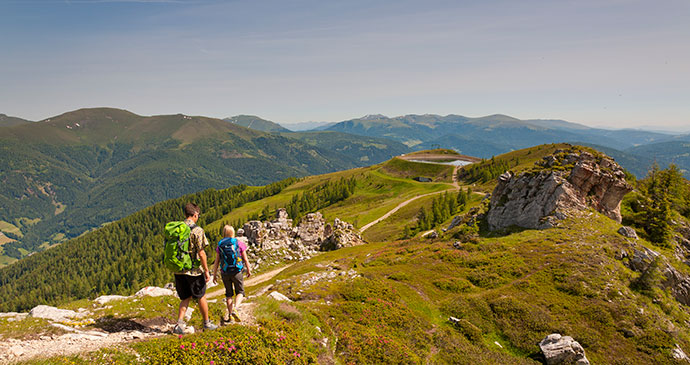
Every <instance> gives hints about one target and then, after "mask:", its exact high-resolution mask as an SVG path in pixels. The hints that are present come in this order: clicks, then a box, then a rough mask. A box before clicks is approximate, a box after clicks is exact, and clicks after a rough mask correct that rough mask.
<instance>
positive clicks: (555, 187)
mask: <svg viewBox="0 0 690 365" xmlns="http://www.w3.org/2000/svg"><path fill="white" fill-rule="evenodd" d="M498 180H499V181H498V185H496V188H495V189H494V191H493V193H492V194H491V202H490V204H489V212H488V214H487V220H488V223H489V227H490V229H492V230H496V229H501V228H506V227H509V226H512V225H516V226H520V227H525V228H536V229H543V228H549V227H553V226H554V225H555V224H556V222H557V220H559V219H564V218H565V217H566V216H567V212H568V210H570V209H577V210H583V209H586V208H587V207H588V206H591V207H593V208H594V209H596V210H597V211H599V212H601V213H603V214H605V215H606V216H608V217H610V218H612V219H614V220H616V221H618V222H620V221H621V215H620V202H621V200H622V199H623V196H624V195H625V194H627V193H628V192H630V191H632V187H631V186H630V185H629V184H628V183H627V182H626V181H625V174H624V172H623V169H622V168H621V167H620V166H619V165H618V164H617V163H615V162H614V161H613V160H611V159H609V158H608V157H606V156H603V155H602V156H594V155H592V154H591V153H589V152H579V151H577V150H575V149H571V150H568V151H562V150H561V151H556V153H555V154H554V155H550V156H546V157H545V158H544V159H543V160H542V161H541V162H539V163H537V167H536V169H535V170H533V171H530V172H525V173H522V174H520V175H517V176H516V175H514V174H513V173H512V172H506V173H504V174H503V175H501V176H500V177H499V179H498Z"/></svg>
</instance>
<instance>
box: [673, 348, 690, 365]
mask: <svg viewBox="0 0 690 365" xmlns="http://www.w3.org/2000/svg"><path fill="white" fill-rule="evenodd" d="M671 354H672V355H673V358H674V359H677V360H685V361H688V362H690V357H688V355H686V354H685V352H684V351H683V349H681V348H680V345H678V344H676V347H675V348H674V349H673V351H672V353H671Z"/></svg>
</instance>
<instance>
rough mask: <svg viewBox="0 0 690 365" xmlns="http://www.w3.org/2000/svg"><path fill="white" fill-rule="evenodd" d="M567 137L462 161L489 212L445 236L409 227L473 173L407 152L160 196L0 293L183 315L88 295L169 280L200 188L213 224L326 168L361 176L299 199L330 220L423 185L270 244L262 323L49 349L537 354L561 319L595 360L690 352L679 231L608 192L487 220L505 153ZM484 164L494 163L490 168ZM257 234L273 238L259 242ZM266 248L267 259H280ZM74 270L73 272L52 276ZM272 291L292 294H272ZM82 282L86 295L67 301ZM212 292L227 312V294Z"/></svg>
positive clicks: (24, 332) (259, 359)
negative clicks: (170, 236)
mask: <svg viewBox="0 0 690 365" xmlns="http://www.w3.org/2000/svg"><path fill="white" fill-rule="evenodd" d="M569 147H570V146H565V145H558V144H556V145H544V146H537V147H533V148H528V149H523V150H517V151H513V152H510V153H508V154H505V155H500V156H496V157H495V158H494V159H491V160H486V161H483V162H480V163H478V164H475V165H469V166H468V167H467V168H466V171H465V173H463V174H460V175H461V176H462V177H463V180H461V181H460V184H461V187H462V189H463V192H466V191H467V190H466V189H467V188H471V189H472V190H473V191H474V192H475V193H473V194H470V196H469V198H468V197H467V196H465V198H467V199H468V200H467V201H466V202H465V203H464V204H462V205H461V206H458V207H456V208H457V209H459V210H458V211H457V213H456V215H460V216H463V217H464V218H471V217H476V219H477V220H478V221H477V222H476V223H477V224H475V223H471V221H470V220H467V221H465V223H463V224H462V225H461V226H459V227H456V228H454V229H450V230H447V231H444V230H443V229H442V228H446V227H448V225H449V224H450V222H451V221H452V220H453V218H452V216H449V217H446V218H441V219H440V220H435V221H434V223H433V225H432V229H433V230H434V231H436V233H437V237H436V238H430V236H429V235H427V236H425V234H426V233H427V232H424V230H419V229H415V230H412V231H411V232H410V230H409V229H406V227H407V228H410V227H411V226H415V225H417V224H419V223H420V220H421V217H422V214H421V212H423V211H426V212H427V213H428V212H434V211H436V210H439V211H441V210H445V209H446V208H447V207H445V208H443V207H439V204H438V203H439V202H440V201H446V200H443V199H441V197H443V196H447V194H448V193H449V191H451V192H453V194H455V193H457V191H458V190H456V188H455V187H454V186H453V184H451V181H452V173H453V168H452V166H446V165H430V164H424V163H416V162H412V161H406V160H402V159H393V160H390V161H387V162H384V163H381V164H379V165H376V166H371V167H363V168H357V169H353V170H347V171H340V172H334V173H329V174H325V175H318V176H310V177H306V178H303V179H300V180H285V181H281V182H277V183H274V184H271V185H270V186H266V187H263V188H260V187H246V186H236V187H232V188H229V189H226V190H221V191H215V190H213V191H212V190H209V191H206V192H202V193H196V194H193V195H188V196H185V197H181V198H178V199H174V200H171V201H166V202H161V203H158V204H156V205H154V206H151V207H149V208H146V209H144V210H142V211H140V212H137V213H135V214H133V215H131V216H128V217H126V218H124V219H123V220H121V221H118V222H114V223H112V224H110V225H108V226H105V227H102V228H99V229H97V230H95V231H93V232H90V233H87V234H85V235H84V236H82V237H80V238H77V239H74V240H71V241H69V242H66V243H65V244H63V245H60V246H58V247H55V248H51V249H49V250H47V251H45V252H40V253H37V254H35V255H33V256H31V257H28V258H26V259H25V260H22V261H21V262H20V263H19V264H18V265H12V266H10V267H7V268H3V269H0V294H1V295H2V297H3V298H7V300H3V302H2V303H0V306H1V307H2V310H12V309H14V310H17V309H18V310H26V309H27V308H30V307H32V306H33V305H35V303H36V301H37V299H36V298H42V299H43V300H47V301H49V302H50V303H64V304H61V305H60V306H61V307H63V308H67V309H73V310H74V309H77V308H86V312H87V315H88V317H87V318H93V321H92V322H91V324H88V322H87V324H85V325H84V324H80V325H81V326H82V327H80V328H83V329H84V330H97V331H98V330H101V331H103V330H113V328H116V326H120V327H123V328H137V329H138V330H141V331H144V330H148V329H149V327H147V326H148V324H151V323H154V324H155V323H170V322H172V321H173V320H174V319H175V318H176V313H177V312H176V310H177V309H176V305H177V303H178V300H177V298H174V297H172V296H170V297H157V298H132V297H130V298H122V299H120V300H119V301H115V302H112V304H108V306H103V305H99V304H98V303H96V302H93V301H91V300H87V299H86V298H88V299H92V298H94V297H95V296H98V295H101V294H115V293H120V294H131V293H133V292H135V291H136V290H137V289H138V288H139V287H138V286H143V285H148V284H157V285H162V284H163V283H164V282H166V281H169V280H170V276H171V275H170V274H169V273H166V272H165V271H162V269H161V266H162V265H157V264H156V263H157V262H159V260H160V256H161V255H160V250H161V245H160V240H161V237H160V234H161V227H162V225H163V224H164V222H166V220H169V219H171V218H173V217H175V216H176V214H179V210H180V207H181V205H182V204H183V203H184V202H186V201H189V200H193V201H197V202H198V203H199V204H201V205H202V210H203V211H202V219H203V221H201V222H200V224H201V225H202V226H204V227H205V228H206V231H207V232H208V233H209V235H210V236H211V238H212V240H215V239H217V238H218V231H219V229H220V228H221V227H222V225H223V224H225V223H227V222H242V221H244V220H246V219H247V218H248V217H251V216H256V215H258V214H260V212H261V211H262V209H263V208H264V207H271V208H274V207H280V206H285V205H287V204H290V203H291V202H294V201H295V199H294V197H295V196H304V194H307V193H308V194H315V196H316V195H318V191H323V187H324V186H325V185H324V184H327V183H328V182H334V181H342V180H343V179H345V180H348V181H355V189H354V191H353V192H352V194H351V195H350V196H348V197H346V198H344V199H341V200H338V201H335V202H325V201H321V203H322V204H321V205H320V206H318V207H312V208H311V209H308V210H305V211H303V212H302V213H305V212H307V211H314V210H318V211H320V212H322V213H323V214H324V216H325V217H326V219H327V220H328V221H329V222H330V221H333V220H334V219H335V218H336V217H337V218H341V219H344V220H346V221H349V222H353V223H355V225H356V226H358V227H362V226H363V225H365V224H366V223H369V222H372V221H374V220H376V219H377V217H381V216H382V215H384V213H386V212H388V211H390V210H391V209H392V208H393V207H396V206H398V205H399V204H400V203H401V202H404V201H407V200H409V199H411V198H415V197H416V198H417V200H415V202H414V203H411V204H408V205H406V206H405V207H403V208H402V209H400V210H398V211H397V212H396V213H395V214H392V215H390V216H389V217H388V218H386V219H384V220H383V221H381V222H380V223H378V224H376V225H373V226H371V227H370V228H369V229H368V230H367V231H366V232H365V233H364V237H365V238H367V240H368V241H369V244H366V245H361V246H355V247H347V248H342V249H339V250H335V251H330V252H324V253H321V254H319V255H316V256H314V257H312V258H310V259H307V260H299V259H294V258H291V257H289V255H286V254H283V253H279V254H278V255H276V256H272V257H273V258H272V259H271V262H272V263H274V264H275V265H278V266H281V265H284V266H283V267H284V269H283V270H282V271H280V273H278V274H277V275H276V274H273V275H275V276H269V277H268V279H267V281H265V282H262V283H259V284H256V285H252V286H250V287H248V288H247V292H248V294H249V298H248V299H247V301H246V302H245V304H244V306H245V308H247V309H246V310H247V311H248V313H249V312H251V313H252V318H251V320H252V321H253V322H252V323H255V324H256V326H254V325H243V324H244V323H243V324H238V323H235V324H233V325H230V326H226V327H223V328H221V329H219V330H217V331H207V332H204V333H196V334H191V335H184V336H179V337H178V336H172V335H167V334H166V333H165V332H164V333H158V334H155V333H154V334H153V336H152V337H154V338H153V339H150V338H149V337H147V339H145V340H133V341H131V342H127V343H121V344H120V345H119V346H118V347H117V348H115V349H108V350H101V351H94V352H90V353H89V352H87V353H83V354H81V355H78V356H71V357H65V356H59V357H55V358H52V359H49V360H47V361H48V363H53V362H54V363H59V362H65V361H66V359H69V360H70V361H74V362H83V363H89V362H98V361H100V362H114V363H127V362H135V361H144V362H150V363H166V364H183V363H210V362H211V361H213V362H214V363H241V362H249V363H268V362H272V361H273V362H282V363H315V362H317V363H453V364H539V363H544V362H545V358H544V355H543V354H542V352H541V350H540V348H539V345H538V344H539V342H540V341H541V340H542V339H544V338H545V337H546V336H547V335H549V334H552V333H560V334H563V335H567V336H572V337H573V339H574V340H576V341H578V342H579V344H581V346H582V348H583V349H584V351H586V355H587V358H588V359H589V360H590V361H591V363H597V364H603V363H605V364H609V363H635V364H637V363H643V364H647V363H650V364H651V363H654V364H675V363H678V364H680V363H683V361H685V360H682V358H681V357H680V355H679V354H680V353H682V352H683V350H686V351H687V349H688V348H690V335H689V333H690V328H688V323H690V309H689V308H690V307H688V305H687V304H683V303H681V302H680V301H679V300H676V298H674V296H673V294H672V293H671V292H670V291H669V290H668V288H665V287H664V285H666V284H665V283H664V281H663V276H662V275H663V273H664V270H670V268H673V270H675V272H677V273H678V277H679V280H680V278H681V277H687V276H688V274H690V269H688V268H687V265H685V264H684V263H683V262H682V260H681V258H677V257H676V256H677V255H678V252H680V251H678V250H677V247H676V248H674V247H673V245H676V244H680V243H679V242H680V241H678V243H671V244H670V246H663V245H662V246H659V245H654V244H652V243H651V242H649V241H648V240H647V239H646V238H645V235H644V233H643V232H641V231H639V233H640V237H639V238H627V237H624V236H623V235H621V234H619V233H618V232H617V231H618V230H619V228H620V227H621V225H620V224H619V223H617V222H615V221H613V220H611V219H609V218H608V217H606V216H604V215H602V214H599V213H598V212H597V211H595V210H582V211H579V212H578V213H577V214H571V215H569V216H567V217H564V218H563V220H562V221H561V223H560V224H559V225H558V226H556V227H554V228H549V229H542V230H534V229H519V228H514V229H507V230H505V231H498V232H490V231H487V230H486V229H485V228H486V227H484V226H483V223H482V218H481V217H480V216H481V212H483V211H484V210H485V209H486V207H485V206H484V205H485V204H486V200H485V199H483V197H482V194H480V193H485V192H491V190H492V189H493V187H494V186H495V184H496V179H495V177H496V176H498V175H500V174H501V173H502V172H503V171H505V169H510V170H512V171H515V172H520V171H527V172H532V173H533V172H535V170H534V169H535V168H536V167H537V166H536V165H535V162H536V161H540V160H542V159H543V158H544V157H546V156H551V155H554V153H555V152H556V151H557V150H562V149H564V148H569ZM593 152H594V151H593ZM431 170H433V176H437V177H438V180H436V181H434V182H433V183H419V182H415V181H413V180H412V179H409V178H407V177H406V176H415V175H425V174H429V173H430V172H431ZM487 174H488V176H493V177H489V178H487V179H483V176H487ZM427 194H431V195H427ZM444 194H446V195H444ZM634 194H642V192H636V193H634ZM458 197H460V194H458ZM458 201H459V200H458ZM176 212H177V213H176ZM473 212H474V213H473ZM477 213H479V215H477ZM434 214H436V213H434ZM439 214H440V213H439ZM628 214H630V212H624V216H625V215H628ZM673 214H674V220H677V222H679V224H685V225H688V224H689V223H688V221H687V217H682V216H679V215H678V214H677V212H674V213H673ZM624 219H625V218H624ZM233 224H234V223H233ZM122 232H126V233H127V234H122ZM112 237H118V238H119V239H112ZM675 240H676V239H675V238H674V241H673V242H676V241H675ZM99 246H102V247H100V248H99ZM250 250H253V252H254V253H257V254H265V253H266V252H264V250H260V249H259V248H258V247H251V248H250ZM644 255H646V256H644ZM651 256H654V257H657V258H658V259H657V260H652V262H657V264H650V266H649V267H648V269H645V270H644V271H640V270H637V271H635V270H633V269H631V267H635V265H636V264H635V263H636V262H638V261H636V260H639V259H640V257H647V258H646V259H643V260H650V259H649V257H651ZM662 263H663V265H669V266H667V267H665V268H664V266H660V265H662ZM264 265H265V263H264V262H262V263H261V266H260V267H259V268H258V269H257V271H256V272H255V273H258V274H261V273H268V272H267V271H266V270H271V269H272V268H273V267H275V266H264ZM655 265H656V266H655ZM46 270H51V271H50V272H51V275H50V276H51V278H46V276H47V275H45V271H46ZM63 280H64V285H62V284H61V285H47V283H48V282H50V284H54V283H56V282H57V283H63ZM62 290H65V291H64V292H62ZM214 290H215V289H214ZM272 291H277V292H279V293H282V294H285V295H286V296H287V297H288V298H289V299H290V300H291V301H282V302H281V301H277V300H275V299H273V298H272V297H270V296H268V295H266V293H270V292H272ZM220 293H221V294H220V295H222V292H220ZM76 298H85V299H82V300H78V301H74V302H70V301H71V300H74V299H76ZM135 303H136V304H135ZM210 306H211V313H212V316H213V318H214V319H216V318H218V317H219V316H220V315H221V314H222V310H221V303H219V302H215V303H211V304H210ZM200 321H201V318H200V317H199V315H198V314H197V313H196V311H195V313H194V315H193V317H192V320H191V323H192V324H194V325H195V326H197V325H198V324H199V323H200ZM82 322H85V321H82ZM82 322H80V323H82ZM0 324H2V325H3V326H1V327H2V329H0V333H1V334H2V335H3V336H2V338H19V339H22V338H32V336H33V337H38V336H41V335H43V336H45V334H51V335H52V336H53V337H55V336H59V335H62V334H63V333H65V332H64V331H65V330H64V329H63V330H61V329H56V327H55V326H52V325H51V324H50V323H49V322H48V321H45V320H40V319H35V318H30V317H29V318H27V319H23V320H14V321H9V320H6V319H4V318H2V317H0ZM126 326H129V327H126ZM47 337H48V338H50V336H47ZM204 344H205V345H204ZM230 344H232V347H231V348H229V347H230V346H231V345H230ZM226 347H228V348H226Z"/></svg>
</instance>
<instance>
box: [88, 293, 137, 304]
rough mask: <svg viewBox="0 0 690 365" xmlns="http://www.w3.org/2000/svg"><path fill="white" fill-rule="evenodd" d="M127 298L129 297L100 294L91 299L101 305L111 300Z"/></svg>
mask: <svg viewBox="0 0 690 365" xmlns="http://www.w3.org/2000/svg"><path fill="white" fill-rule="evenodd" d="M127 298H129V297H124V296H122V295H102V296H100V297H98V298H96V299H94V300H93V301H94V302H96V303H98V304H100V305H103V304H105V303H108V302H112V301H113V300H122V299H127Z"/></svg>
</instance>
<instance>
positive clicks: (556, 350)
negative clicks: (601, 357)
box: [539, 333, 589, 365]
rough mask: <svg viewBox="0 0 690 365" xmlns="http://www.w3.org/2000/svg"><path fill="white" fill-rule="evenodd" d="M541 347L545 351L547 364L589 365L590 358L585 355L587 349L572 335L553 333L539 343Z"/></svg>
mask: <svg viewBox="0 0 690 365" xmlns="http://www.w3.org/2000/svg"><path fill="white" fill-rule="evenodd" d="M539 347H540V348H541V351H542V352H543V353H544V357H545V358H546V364H547V365H554V364H576V365H589V360H587V357H586V356H585V350H584V349H583V348H582V346H581V345H580V344H579V343H578V342H577V341H575V340H573V338H572V337H570V336H561V335H560V334H558V333H552V334H550V335H548V336H546V337H545V338H544V339H543V340H542V341H541V342H540V343H539Z"/></svg>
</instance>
